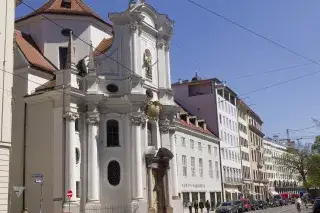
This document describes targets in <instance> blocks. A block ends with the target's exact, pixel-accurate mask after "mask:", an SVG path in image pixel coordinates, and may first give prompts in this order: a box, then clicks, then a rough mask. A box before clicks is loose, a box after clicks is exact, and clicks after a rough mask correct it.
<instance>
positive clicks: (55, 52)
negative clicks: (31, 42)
mask: <svg viewBox="0 0 320 213" xmlns="http://www.w3.org/2000/svg"><path fill="white" fill-rule="evenodd" d="M55 22H56V23H57V24H59V25H60V26H64V27H65V28H68V29H71V30H72V31H73V33H74V35H75V36H74V39H75V58H76V61H79V60H81V59H82V58H84V57H85V56H87V55H88V53H89V49H90V47H89V45H88V44H90V28H89V25H90V22H89V21H77V20H55ZM61 30H62V29H61V27H59V26H57V25H55V24H54V23H52V22H50V21H49V20H43V31H44V33H43V34H44V35H43V36H44V38H45V42H44V55H45V56H46V57H47V58H48V59H49V60H50V61H51V62H52V63H53V64H54V65H55V66H56V67H58V68H59V65H60V63H59V47H68V39H69V37H68V36H63V35H62V34H61ZM78 37H79V38H80V39H81V40H80V39H78ZM82 40H83V41H85V42H86V43H84V42H83V41H82Z"/></svg>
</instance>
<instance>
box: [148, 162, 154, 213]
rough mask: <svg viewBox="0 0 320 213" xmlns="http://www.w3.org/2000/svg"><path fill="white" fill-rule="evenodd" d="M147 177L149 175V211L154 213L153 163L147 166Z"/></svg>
mask: <svg viewBox="0 0 320 213" xmlns="http://www.w3.org/2000/svg"><path fill="white" fill-rule="evenodd" d="M147 175H148V180H147V181H148V206H149V211H148V212H154V206H153V187H154V186H153V184H152V165H151V162H148V165H147Z"/></svg>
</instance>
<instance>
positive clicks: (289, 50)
mask: <svg viewBox="0 0 320 213" xmlns="http://www.w3.org/2000/svg"><path fill="white" fill-rule="evenodd" d="M187 1H188V2H190V3H192V4H194V5H195V6H197V7H199V8H202V9H203V10H205V11H207V12H209V13H211V14H213V15H215V16H218V17H220V18H222V19H224V20H226V21H228V22H230V23H231V24H233V25H236V26H238V27H239V28H241V29H243V30H245V31H247V32H249V33H251V34H254V35H256V36H258V37H260V38H262V39H264V40H266V41H268V42H270V43H272V44H274V45H276V46H278V47H280V48H282V49H284V50H286V51H288V52H291V53H293V54H294V55H297V56H299V57H301V58H303V59H305V60H307V61H310V62H312V63H314V64H317V65H320V63H318V62H317V61H315V60H313V59H311V58H309V57H307V56H304V55H301V54H300V53H298V52H296V51H294V50H292V49H290V48H288V47H286V46H284V45H282V44H280V43H279V42H276V41H273V40H271V39H270V38H267V37H266V36H264V35H261V34H260V33H257V32H255V31H253V30H251V29H249V28H247V27H245V26H243V25H241V24H239V23H237V22H235V21H232V20H231V19H229V18H227V17H225V16H223V15H220V14H218V13H217V12H214V11H213V10H211V9H209V8H207V7H205V6H203V5H201V4H199V3H196V2H194V1H193V0H187Z"/></svg>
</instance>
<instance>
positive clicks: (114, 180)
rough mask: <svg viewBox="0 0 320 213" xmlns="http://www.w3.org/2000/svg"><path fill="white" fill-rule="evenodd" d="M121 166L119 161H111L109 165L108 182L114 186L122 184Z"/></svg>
mask: <svg viewBox="0 0 320 213" xmlns="http://www.w3.org/2000/svg"><path fill="white" fill-rule="evenodd" d="M120 175H121V174H120V164H119V163H118V162H117V161H114V160H113V161H111V162H110V163H109V164H108V181H109V183H110V184H111V185H112V186H117V185H119V183H120Z"/></svg>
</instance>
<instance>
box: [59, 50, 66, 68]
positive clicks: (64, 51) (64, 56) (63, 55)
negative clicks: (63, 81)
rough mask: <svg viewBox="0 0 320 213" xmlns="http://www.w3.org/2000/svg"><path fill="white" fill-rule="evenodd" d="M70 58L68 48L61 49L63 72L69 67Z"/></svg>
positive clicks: (60, 60) (60, 56) (60, 58)
mask: <svg viewBox="0 0 320 213" xmlns="http://www.w3.org/2000/svg"><path fill="white" fill-rule="evenodd" d="M67 56H68V47H59V63H60V70H63V69H65V68H66V67H67V58H68V57H67Z"/></svg>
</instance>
